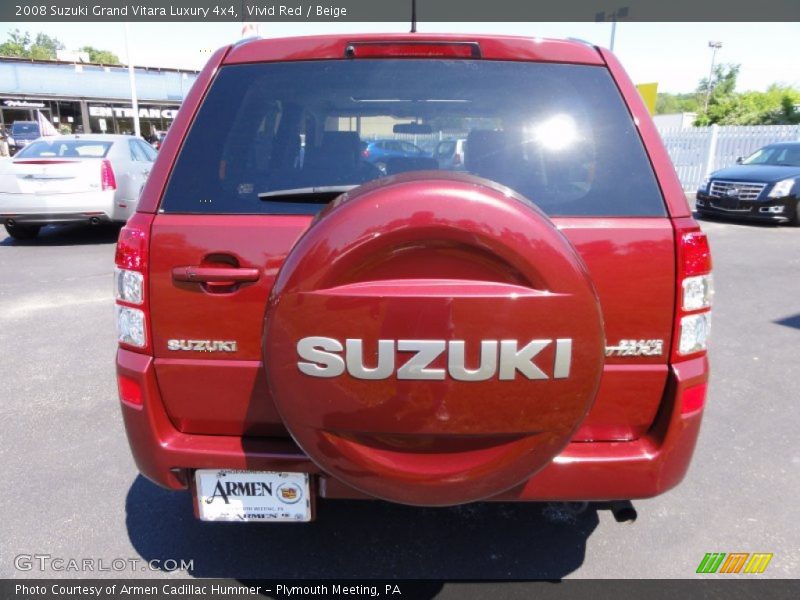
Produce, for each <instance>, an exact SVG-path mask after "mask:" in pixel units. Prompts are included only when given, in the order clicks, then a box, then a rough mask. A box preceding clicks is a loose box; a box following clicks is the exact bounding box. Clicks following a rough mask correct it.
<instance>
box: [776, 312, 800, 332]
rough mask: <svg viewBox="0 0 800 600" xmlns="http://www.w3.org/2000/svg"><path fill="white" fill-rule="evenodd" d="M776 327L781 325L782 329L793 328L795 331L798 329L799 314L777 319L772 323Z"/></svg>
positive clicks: (799, 326)
mask: <svg viewBox="0 0 800 600" xmlns="http://www.w3.org/2000/svg"><path fill="white" fill-rule="evenodd" d="M774 322H775V323H777V324H778V325H783V326H784V327H793V328H795V329H800V313H797V314H796V315H792V316H791V317H785V318H783V319H778V320H777V321H774Z"/></svg>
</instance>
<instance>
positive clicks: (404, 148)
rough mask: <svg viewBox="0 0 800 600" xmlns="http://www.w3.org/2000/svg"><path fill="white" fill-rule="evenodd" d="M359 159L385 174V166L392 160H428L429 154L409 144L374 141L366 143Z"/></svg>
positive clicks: (398, 141) (396, 141)
mask: <svg viewBox="0 0 800 600" xmlns="http://www.w3.org/2000/svg"><path fill="white" fill-rule="evenodd" d="M361 157H362V158H363V159H364V160H366V161H367V162H369V163H372V164H373V165H375V166H376V167H378V168H379V169H380V170H381V171H383V172H384V173H385V172H386V164H387V163H388V162H389V160H390V159H392V158H430V154H428V153H427V152H425V151H424V150H423V149H422V148H419V147H418V146H415V145H414V144H412V143H411V142H402V141H400V140H375V141H374V142H367V146H366V148H364V149H363V150H362V151H361Z"/></svg>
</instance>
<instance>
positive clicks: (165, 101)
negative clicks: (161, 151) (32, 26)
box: [0, 57, 197, 136]
mask: <svg viewBox="0 0 800 600" xmlns="http://www.w3.org/2000/svg"><path fill="white" fill-rule="evenodd" d="M135 74H136V93H137V96H138V104H139V121H140V125H141V131H142V135H144V136H148V135H149V134H150V133H151V132H153V131H154V130H158V131H165V130H166V129H167V128H168V127H169V125H170V124H171V123H172V120H173V119H174V118H175V114H176V113H177V111H178V108H179V107H180V105H181V102H182V101H183V99H184V98H185V97H186V94H187V93H188V92H189V89H190V88H191V86H192V83H194V80H195V79H196V78H197V72H196V71H185V70H180V69H161V68H149V67H136V68H135ZM37 111H38V112H41V113H42V114H43V115H44V116H45V117H46V118H47V119H49V120H50V121H51V122H52V123H53V125H54V126H55V127H56V128H57V129H59V130H61V131H62V132H67V131H69V132H71V133H89V132H90V133H102V132H106V133H132V132H133V130H134V127H133V109H132V107H131V88H130V80H129V76H128V69H127V67H121V66H109V65H98V64H85V63H80V62H68V61H58V60H54V61H39V60H29V59H24V58H8V57H0V127H4V128H10V127H11V124H12V123H13V122H14V121H35V120H36V118H37Z"/></svg>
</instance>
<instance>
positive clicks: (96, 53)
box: [78, 46, 121, 65]
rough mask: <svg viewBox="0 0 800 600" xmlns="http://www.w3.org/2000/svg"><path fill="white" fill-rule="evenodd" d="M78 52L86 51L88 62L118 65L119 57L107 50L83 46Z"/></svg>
mask: <svg viewBox="0 0 800 600" xmlns="http://www.w3.org/2000/svg"><path fill="white" fill-rule="evenodd" d="M78 52H86V53H87V54H88V55H89V62H93V63H100V64H103V65H118V64H121V63H120V62H119V57H118V56H117V55H116V54H114V53H113V52H109V51H108V50H99V49H98V48H94V47H93V46H84V47H83V48H80V49H79V50H78Z"/></svg>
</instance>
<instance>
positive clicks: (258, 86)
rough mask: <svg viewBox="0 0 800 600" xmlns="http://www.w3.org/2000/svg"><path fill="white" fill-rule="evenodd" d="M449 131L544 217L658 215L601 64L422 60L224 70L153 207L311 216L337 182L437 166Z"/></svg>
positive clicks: (470, 162) (635, 142) (468, 158)
mask: <svg viewBox="0 0 800 600" xmlns="http://www.w3.org/2000/svg"><path fill="white" fill-rule="evenodd" d="M408 132H413V133H408ZM458 139H465V140H466V142H465V143H464V165H463V168H465V169H466V170H467V171H468V172H471V173H473V174H475V175H478V176H481V177H485V178H487V179H491V180H494V181H497V182H499V183H501V184H504V185H506V186H508V187H511V188H513V189H515V190H517V191H518V192H520V193H521V194H523V195H525V196H526V197H528V198H529V199H530V200H532V201H533V202H535V203H536V204H537V205H538V206H539V207H540V208H541V209H543V210H544V211H545V212H546V213H548V214H549V215H551V216H661V215H664V214H665V210H664V203H663V199H662V197H661V194H660V191H659V188H658V186H657V184H656V181H655V177H654V175H653V171H652V168H651V166H650V163H649V161H648V159H647V156H646V154H645V152H644V148H643V147H642V143H641V140H640V138H639V136H638V133H637V131H636V129H635V127H634V124H633V122H632V119H631V116H630V114H629V113H628V110H627V108H626V107H625V105H624V103H623V101H622V98H621V97H620V95H619V92H618V90H617V88H616V85H615V84H614V82H613V80H612V79H611V76H610V74H609V73H608V71H607V70H606V69H605V68H602V67H596V66H585V65H567V64H552V63H550V64H547V63H524V62H503V61H479V60H475V61H473V60H454V61H448V60H429V59H428V60H414V59H402V60H384V59H381V60H333V61H306V62H290V63H272V64H248V65H233V66H227V67H223V68H222V69H221V70H220V72H219V74H218V75H217V77H216V79H215V81H214V83H213V84H212V87H211V89H210V90H209V92H208V94H207V96H206V99H205V101H204V102H203V105H202V106H201V108H200V110H199V112H198V114H197V116H196V118H195V120H194V123H193V124H192V126H191V129H190V131H189V134H188V137H187V139H186V141H185V143H184V145H183V148H182V150H181V152H180V155H179V157H178V159H177V161H176V163H175V166H174V168H173V171H172V174H171V176H170V180H169V183H168V185H167V189H166V191H165V194H164V197H163V200H162V206H161V208H162V210H164V211H165V212H173V213H175V212H178V213H271V214H276V213H277V214H281V213H287V214H288V213H313V212H316V211H318V210H320V208H321V207H322V206H323V205H324V202H325V201H327V200H329V199H330V198H331V197H332V196H334V195H336V193H338V192H339V191H342V190H346V189H347V188H348V187H352V186H356V185H360V184H362V183H365V182H367V181H370V180H373V179H378V178H381V177H386V176H390V175H393V174H397V173H402V172H408V171H416V170H436V169H439V168H440V165H439V163H438V161H437V160H436V149H437V147H438V146H439V144H440V143H441V142H447V141H455V140H458ZM376 140H381V142H380V145H379V147H380V148H381V151H375V146H376V145H375V144H372V146H371V147H370V146H369V143H370V142H373V141H376ZM365 143H366V144H365ZM388 146H392V148H393V149H392V150H391V152H389V151H388ZM460 168H461V167H460Z"/></svg>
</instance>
